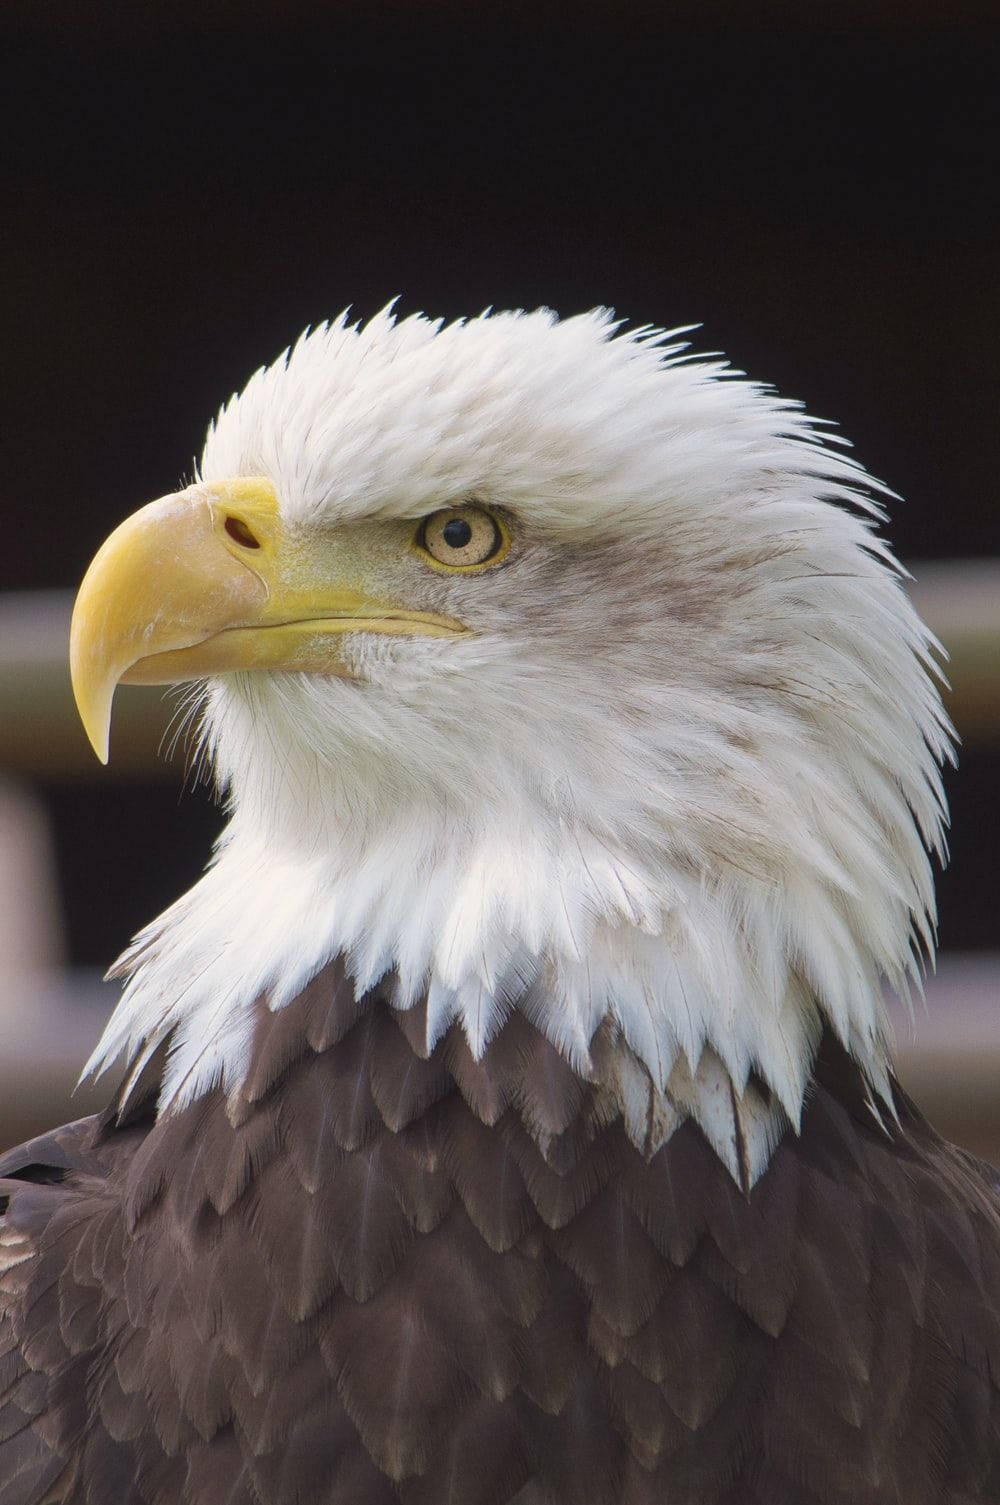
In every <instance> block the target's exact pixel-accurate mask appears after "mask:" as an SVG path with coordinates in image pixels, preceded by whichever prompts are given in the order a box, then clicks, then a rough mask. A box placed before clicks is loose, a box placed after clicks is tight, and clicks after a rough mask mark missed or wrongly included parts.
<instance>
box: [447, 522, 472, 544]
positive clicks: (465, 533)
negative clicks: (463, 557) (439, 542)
mask: <svg viewBox="0 0 1000 1505" xmlns="http://www.w3.org/2000/svg"><path fill="white" fill-rule="evenodd" d="M441 537H442V538H443V539H444V541H445V543H446V544H447V545H448V547H449V549H464V548H465V546H466V544H467V543H468V542H469V539H470V538H471V537H472V525H471V523H467V522H466V521H465V518H464V517H453V518H452V519H451V521H450V522H447V523H445V525H444V527H443V528H442V529H441Z"/></svg>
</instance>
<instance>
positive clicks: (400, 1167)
mask: <svg viewBox="0 0 1000 1505" xmlns="http://www.w3.org/2000/svg"><path fill="white" fill-rule="evenodd" d="M419 1013H420V1011H419V1010H417V1011H416V1013H415V1014H400V1013H398V1012H396V1011H394V1010H393V1009H391V1008H390V1007H389V1006H388V1005H387V1004H386V1003H385V1001H384V1000H383V998H382V997H381V996H380V995H379V994H378V993H375V994H373V995H370V996H369V997H368V998H366V999H364V1000H363V1001H362V1003H361V1004H360V1005H359V1004H357V1003H356V1002H355V1000H354V996H353V991H352V988H351V986H350V984H349V983H348V982H347V981H346V980H345V977H344V974H343V972H342V970H341V969H340V967H339V965H338V964H333V965H331V966H330V967H328V968H327V969H326V970H325V971H324V972H323V973H321V974H320V976H319V977H318V978H317V979H316V980H315V981H314V982H313V983H312V984H311V985H310V987H309V988H308V989H307V990H306V991H305V992H304V993H303V994H302V995H301V996H300V997H299V998H298V999H297V1000H296V1001H295V1002H294V1003H292V1004H290V1005H289V1006H288V1007H287V1008H286V1009H284V1010H283V1011H282V1012H280V1013H278V1014H271V1013H269V1012H268V1011H267V1009H266V1007H265V1006H264V1005H263V1004H261V1005H260V1006H259V1008H258V1018H257V1026H256V1034H255V1046H254V1053H253V1061H252V1065H251V1069H250V1072H249V1074H248V1076H247V1079H246V1082H245V1085H244V1086H243V1088H242V1089H241V1090H240V1091H238V1092H236V1093H235V1094H234V1095H232V1096H231V1097H230V1098H229V1099H228V1100H227V1099H226V1098H225V1097H224V1096H223V1095H222V1093H221V1092H219V1091H215V1092H212V1093H210V1094H208V1095H207V1096H206V1097H204V1098H202V1099H200V1100H198V1101H196V1102H194V1103H192V1104H191V1105H190V1106H188V1107H186V1108H183V1109H182V1110H180V1111H176V1112H171V1113H170V1114H167V1115H166V1116H164V1117H161V1118H160V1119H159V1120H156V1119H155V1117H154V1114H153V1097H152V1096H151V1095H150V1093H151V1092H152V1091H154V1090H155V1085H156V1070H155V1069H154V1070H153V1071H151V1072H150V1073H149V1074H148V1075H147V1079H146V1082H145V1083H144V1087H143V1089H142V1090H141V1091H140V1092H138V1093H134V1094H133V1095H132V1098H131V1100H130V1101H124V1100H121V1101H119V1103H118V1105H117V1107H116V1108H115V1109H113V1110H111V1111H110V1112H109V1113H108V1114H107V1115H105V1116H104V1117H103V1118H101V1119H87V1120H84V1121H82V1122H80V1123H77V1124H72V1125H69V1126H68V1127H66V1128H63V1129H60V1130H57V1131H56V1132H55V1133H52V1134H49V1135H46V1136H44V1137H43V1138H41V1139H39V1140H35V1141H33V1142H32V1143H31V1144H29V1145H26V1146H23V1147H22V1148H21V1149H20V1150H16V1151H13V1152H12V1153H10V1154H8V1155H7V1156H6V1157H4V1159H3V1161H2V1162H0V1175H2V1176H3V1177H4V1178H5V1179H4V1180H3V1181H2V1183H0V1194H2V1197H3V1205H4V1206H5V1208H6V1211H5V1216H4V1218H3V1220H2V1233H0V1311H2V1319H0V1505H42V1502H59V1505H70V1502H72V1505H110V1502H115V1505H140V1502H141V1505H178V1502H184V1505H400V1502H401V1505H971V1502H974V1501H982V1502H986V1501H995V1500H997V1499H1000V1388H998V1381H1000V1314H998V1310H997V1301H996V1293H997V1292H998V1291H1000V1203H998V1199H997V1193H996V1186H995V1183H994V1177H993V1173H992V1172H990V1171H988V1170H987V1169H986V1168H985V1167H983V1166H981V1165H979V1164H977V1163H976V1162H975V1161H973V1160H971V1159H970V1158H969V1157H968V1156H966V1155H963V1154H962V1153H961V1152H959V1151H957V1150H955V1149H954V1148H952V1147H950V1146H948V1145H946V1144H944V1143H943V1142H942V1141H941V1140H940V1139H939V1138H938V1137H937V1136H936V1135H935V1134H934V1132H933V1131H932V1130H931V1129H930V1128H929V1127H928V1126H927V1124H926V1123H925V1122H924V1121H923V1119H922V1118H921V1117H920V1115H919V1114H918V1112H917V1111H916V1110H915V1109H914V1107H913V1106H912V1105H911V1104H910V1103H909V1101H908V1100H907V1099H906V1098H905V1096H904V1095H903V1094H902V1093H897V1104H896V1105H897V1109H898V1115H899V1118H898V1122H897V1123H894V1124H893V1123H890V1124H888V1125H887V1127H884V1128H883V1127H882V1126H880V1125H879V1124H878V1123H877V1122H876V1120H875V1119H874V1117H873V1116H872V1113H871V1111H870V1110H869V1108H868V1107H867V1106H866V1095H865V1090H864V1086H863V1083H862V1080H861V1077H860V1075H859V1072H858V1070H857V1068H856V1067H855V1066H854V1064H853V1063H852V1062H851V1060H850V1059H849V1057H848V1056H847V1055H846V1054H845V1053H844V1052H843V1051H842V1050H841V1049H840V1047H839V1046H837V1045H836V1044H835V1043H834V1041H833V1040H832V1038H830V1037H828V1038H827V1039H826V1040H825V1042H824V1044H823V1048H822V1050H821V1052H820V1055H819V1058H818V1060H817V1063H816V1067H815V1073H814V1081H813V1085H812V1089H811V1092H810V1095H809V1099H808V1102H807V1107H806V1111H805V1115H804V1120H803V1125H802V1132H801V1135H798V1136H797V1135H796V1134H794V1133H793V1132H791V1131H789V1132H788V1133H787V1134H786V1135H785V1138H784V1139H783V1141H782V1143H781V1144H780V1145H779V1147H778V1148H777V1150H776V1151H775V1153H774V1155H773V1157H772V1159H771V1163H770V1165H769V1167H768V1169H767V1171H766V1172H765V1174H764V1175H763V1176H762V1177H761V1178H760V1180H759V1181H758V1182H757V1184H756V1185H755V1186H754V1187H753V1189H752V1191H751V1192H750V1193H749V1194H745V1193H744V1192H742V1191H741V1190H740V1188H739V1187H738V1186H737V1185H736V1183H735V1182H734V1180H733V1179H732V1177H730V1175H729V1174H728V1173H727V1172H726V1170H725V1169H724V1168H723V1166H722V1164H721V1163H720V1161H719V1159H718V1158H717V1156H716V1155H715V1153H714V1152H713V1151H712V1150H711V1149H710V1148H709V1146H708V1144H707V1142H706V1141H705V1140H704V1138H703V1137H702V1134H701V1131H700V1130H699V1129H698V1128H697V1126H696V1125H695V1124H694V1123H693V1122H692V1121H688V1122H687V1123H685V1124H684V1125H683V1126H682V1127H681V1128H680V1129H678V1131H677V1132H676V1133H675V1134H674V1135H673V1137H672V1138H671V1139H670V1140H669V1141H668V1142H667V1143H666V1144H665V1145H664V1147H663V1148H662V1149H661V1150H660V1151H659V1152H658V1153H657V1154H656V1155H654V1156H653V1157H652V1158H645V1157H644V1156H643V1155H642V1154H641V1153H640V1151H638V1150H637V1149H636V1148H635V1147H634V1146H633V1145H632V1144H631V1143H630V1142H629V1140H628V1138H627V1136H626V1134H625V1133H624V1130H623V1125H622V1120H621V1118H620V1116H618V1114H617V1112H616V1111H615V1109H614V1107H613V1100H612V1099H611V1098H610V1097H609V1095H608V1094H607V1093H606V1092H605V1091H604V1090H603V1089H601V1088H600V1087H599V1086H596V1085H594V1084H590V1083H587V1082H584V1081H581V1080H580V1079H579V1078H577V1077H576V1076H574V1074H573V1073H572V1072H571V1071H570V1070H569V1068H568V1067H567V1066H566V1064H565V1063H564V1062H563V1061H562V1060H561V1058H560V1057H559V1055H558V1054H557V1052H556V1050H555V1049H554V1047H553V1046H552V1045H551V1044H549V1043H548V1041H547V1040H546V1039H545V1038H544V1036H543V1035H541V1034H540V1033H538V1032H537V1031H536V1030H535V1029H534V1028H533V1027H532V1026H531V1025H530V1024H529V1023H528V1022H527V1021H526V1020H525V1019H524V1018H523V1017H522V1016H520V1015H514V1016H513V1017H512V1018H511V1019H510V1020H509V1022H508V1023H507V1025H506V1026H505V1028H504V1029H503V1031H502V1032H501V1033H500V1035H499V1036H498V1037H497V1039H496V1040H495V1042H494V1043H493V1044H492V1045H491V1047H490V1048H489V1049H488V1050H487V1052H486V1055H485V1057H484V1059H483V1060H481V1061H478V1062H477V1061H475V1060H473V1058H472V1056H471V1054H470V1052H469V1049H468V1046H467V1045H466V1043H465V1041H464V1037H463V1036H462V1034H461V1031H460V1029H459V1027H458V1026H454V1027H453V1028H452V1031H451V1032H450V1033H449V1034H448V1035H447V1036H446V1038H445V1039H444V1040H442V1041H441V1042H440V1044H439V1045H438V1046H437V1048H436V1049H435V1050H434V1052H433V1053H432V1054H431V1055H430V1057H429V1058H425V1057H424V1055H422V1054H421V1051H420V1038H421V1034H420V1028H419V1025H420V1020H419Z"/></svg>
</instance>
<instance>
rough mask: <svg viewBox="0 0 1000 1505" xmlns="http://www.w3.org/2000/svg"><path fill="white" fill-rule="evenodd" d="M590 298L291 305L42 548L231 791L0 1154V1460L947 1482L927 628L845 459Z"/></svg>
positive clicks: (957, 1232)
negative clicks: (166, 433) (121, 509)
mask: <svg viewBox="0 0 1000 1505" xmlns="http://www.w3.org/2000/svg"><path fill="white" fill-rule="evenodd" d="M682 334H683V331H675V332H673V333H666V332H664V331H661V330H655V329H650V328H641V329H632V330H628V329H625V328H622V327H621V326H619V325H618V324H616V323H615V322H614V321H613V319H612V318H611V316H610V315H609V314H608V313H607V312H604V311H598V312H595V313H591V314H587V315H584V316H580V317H574V318H567V319H565V320H562V321H560V320H558V319H557V318H555V317H554V316H553V315H552V314H550V313H548V312H547V311H539V312H535V313H530V314H524V313H520V312H518V313H504V314H495V313H491V314H488V315H483V316H482V317H479V318H474V319H471V320H468V321H460V322H457V323H453V324H448V325H445V324H443V323H441V322H433V321H430V320H428V319H426V318H424V317H422V316H421V317H411V318H405V319H397V318H396V317H395V316H394V315H393V313H392V311H391V310H386V311H384V312H383V313H381V314H379V315H378V316H376V317H374V318H373V319H371V320H370V321H369V322H368V323H367V324H365V325H360V324H351V323H349V321H348V319H347V317H346V316H344V317H341V318H340V319H339V320H338V321H336V322H334V323H332V324H329V325H324V326H322V327H320V328H317V329H315V330H313V331H312V332H307V333H306V334H305V335H304V336H303V337H302V338H301V339H300V340H299V341H298V343H297V344H296V345H295V346H294V348H292V349H291V350H290V351H286V352H285V354H284V355H283V356H282V357H281V358H280V359H279V360H278V361H277V362H276V363H275V364H273V365H271V366H270V367H268V368H266V369H261V370H259V371H258V372H257V373H256V374H255V375H254V376H253V377H252V378H251V379H250V381H249V383H248V385H247V386H246V388H245V390H244V391H243V392H242V393H241V394H240V395H239V396H234V397H233V398H232V400H231V401H230V402H229V403H228V404H227V405H226V406H225V407H224V408H223V409H222V411H221V412H220V414H219V415H218V417H217V419H216V421H215V423H214V425H213V426H212V427H211V429H210V431H209V434H208V439H207V442H206V445H205V449H204V454H203V458H202V462H201V467H200V473H199V474H198V477H197V479H196V480H195V482H194V483H193V484H192V485H190V486H188V487H187V488H186V489H184V490H182V491H179V492H178V493H176V494H174V495H171V496H168V497H166V498H164V499H162V500H160V501H157V502H153V503H152V504H150V505H149V506H146V507H144V508H143V509H142V510H141V511H139V512H137V513H136V514H135V515H134V516H132V517H131V518H129V519H128V520H127V521H126V522H124V523H123V524H122V525H121V527H119V528H118V529H117V531H116V532H114V533H113V534H112V535H111V537H110V538H109V539H108V541H107V542H106V543H105V544H104V546H103V547H102V548H101V550H100V552H99V553H98V555H97V556H96V558H95V560H94V562H93V563H92V565H91V566H90V569H89V571H88V573H87V575H86V577H85V579H84V582H83V585H82V587H81V590H80V593H79V597H78V601H77V606H76V611H75V615H74V622H73V632H72V643H71V661H72V671H73V680H74V687H75V692H76V696H77V702H78V705H79V708H80V712H81V715H82V718H83V721H84V724H85V726H86V728H87V730H88V732H89V735H90V737H91V739H92V741H93V743H94V746H95V748H96V750H97V752H98V754H99V756H101V757H102V758H106V756H107V749H108V735H109V724H110V716H111V701H112V696H113V693H114V690H115V687H116V685H117V684H118V683H119V682H121V681H123V680H124V681H140V682H146V683H167V684H169V683H177V682H186V681H191V682H193V683H194V684H196V685H197V687H198V689H197V691H196V693H197V694H198V695H199V697H200V705H201V722H200V728H201V731H200V735H201V739H202V744H203V747H204V749H205V752H206V753H207V755H208V757H209V758H210V759H211V762H212V765H213V767H214V771H215V776H216V779H217V782H218V786H219V789H220V791H221V792H222V795H223V797H224V798H225V800H226V803H227V809H228V824H227V825H226V828H225V830H224V832H223V834H222V836H221V838H220V840H219V842H218V845H217V848H216V850H215V853H214V856H213V858H212V861H211V863H210V865H209V867H208V869H207V871H206V873H205V875H204V876H203V877H202V879H201V880H200V881H199V882H198V883H197V884H196V885H195V887H194V888H193V889H192V890H191V891H190V892H189V893H187V894H185V895H184V896H183V897H182V898H180V899H178V901H177V902H176V903H175V904H174V905H172V906H171V908H169V909H168V910H167V911H166V912H165V913H164V914H163V915H161V916H160V918H159V919H157V920H155V921H154V922H153V923H152V924H151V925H150V926H149V927H148V928H147V929H146V930H145V931H143V932H142V933H141V934H140V935H139V936H138V937H137V938H136V940H135V941H134V943H133V944H132V946H131V948H130V949H129V950H127V951H126V952H125V954H124V956H123V957H122V959H121V960H120V962H119V963H118V964H117V972H118V974H119V975H120V976H121V977H123V978H124V979H125V980H126V981H125V986H124V990H123V993H122V996H121V1001H120V1003H119V1005H118V1007H117V1009H116V1010H115V1012H114V1015H113V1017H112V1018H111V1020H110V1022H109V1024H108V1026H107V1029H106V1031H105V1034H104V1037H103V1039H102V1040H101V1043H100V1045H99V1046H98V1049H97V1051H96V1053H95V1055H94V1057H93V1059H92V1060H91V1061H90V1063H89V1066H88V1068H87V1069H88V1070H89V1071H91V1072H97V1073H100V1072H103V1071H105V1070H107V1069H108V1068H109V1067H111V1066H112V1065H114V1064H115V1063H119V1070H120V1072H121V1075H120V1079H119V1085H118V1086H117V1088H116V1090H115V1095H114V1099H113V1101H112V1103H111V1106H110V1107H109V1109H108V1110H107V1112H106V1113H105V1114H104V1115H103V1116H101V1117H98V1118H93V1119H87V1120H84V1121H82V1122H79V1123H75V1124H71V1125H69V1126H67V1127H64V1128H61V1129H58V1130H56V1131H55V1132H54V1133H51V1134H48V1135H46V1136H44V1137H42V1138H41V1139H39V1140H36V1141H34V1142H32V1143H31V1144H29V1145H26V1146H23V1147H22V1148H21V1149H19V1150H15V1151H13V1152H12V1153H10V1154H8V1155H6V1156H5V1157H4V1159H3V1161H2V1163H0V1176H2V1177H3V1178H4V1179H3V1180H0V1192H2V1206H3V1208H4V1209H5V1212H4V1216H3V1218H2V1232H0V1397H2V1408H0V1502H2V1505H36V1502H39V1505H40V1502H73V1505H78V1502H79V1505H83V1502H87V1505H111V1502H114V1505H174V1502H184V1505H932V1502H947V1505H960V1502H961V1505H971V1502H974V1501H996V1500H998V1499H1000V1388H998V1387H1000V1310H998V1294H1000V1203H998V1197H997V1190H996V1181H995V1177H994V1173H993V1172H992V1171H991V1170H989V1169H988V1168H987V1167H984V1166H982V1165H980V1164H978V1163H977V1162H975V1161H973V1160H971V1159H970V1158H969V1157H967V1156H966V1155H964V1154H962V1153H960V1152H959V1151H958V1150H956V1149H954V1148H952V1147H951V1146H949V1145H947V1144H946V1143H944V1142H943V1141H942V1140H941V1139H940V1138H938V1136H937V1135H936V1134H935V1133H934V1132H933V1130H932V1129H931V1128H930V1127H929V1126H928V1125H927V1123H926V1122H925V1121H924V1119H923V1118H922V1117H921V1115H920V1114H919V1112H918V1111H917V1109H916V1108H915V1107H914V1106H913V1105H912V1103H911V1102H910V1101H909V1100H908V1099H907V1098H906V1096H905V1095H904V1094H903V1092H902V1091H901V1090H900V1087H899V1085H898V1083H897V1082H896V1080H895V1078H894V1075H893V1070H892V1066H891V1061H890V1045H889V1040H888V1027H887V1021H886V1015H885V1011H884V1007H883V988H884V986H885V985H886V984H888V985H890V986H891V987H893V988H895V989H900V990H905V988H906V985H907V979H908V978H909V977H911V976H912V975H914V974H916V975H917V976H918V977H919V973H920V969H921V966H922V964H923V962H924V961H925V959H926V957H927V955H928V954H929V952H930V950H931V947H932V945H933V938H934V896H933V886H932V874H931V865H930V856H929V854H933V853H934V852H935V851H940V849H941V845H942V827H943V822H944V818H945V805H944V798H943V794H942V787H941V779H940V766H941V764H942V761H943V760H944V759H946V758H947V757H948V755H949V753H950V747H951V733H950V728H949V725H948V721H947V718H946V716H945V714H944V712H943V710H942V706H941V702H940V699H939V695H938V691H937V688H936V685H935V678H934V668H933V654H934V648H935V645H934V642H933V639H932V638H931V636H930V635H929V633H928V632H927V631H926V629H925V628H924V627H923V626H922V624H921V623H920V621H919V620H918V618H917V617H916V615H915V613H914V611H913V610H912V608H911V606H910V604H909V602H908V600H907V597H906V595H905V593H904V590H903V588H902V586H901V583H900V575H899V571H898V568H897V566H896V565H895V563H894V560H893V558H892V555H891V553H890V551H889V549H888V548H887V546H886V544H885V543H884V542H883V541H882V539H881V538H880V536H879V535H878V532H877V523H878V520H879V518H880V517H881V512H882V508H881V497H882V495H883V494H884V488H883V487H882V486H881V485H880V483H878V482H876V481H875V480H873V479H872V478H871V477H870V476H869V475H868V474H867V473H866V472H865V471H864V470H863V469H862V467H861V466H860V465H859V464H858V463H857V462H856V461H855V460H853V459H852V458H850V457H849V456H848V455H847V454H846V453H845V452H844V450H843V448H841V447H837V446H836V445H834V444H831V443H830V442H829V439H828V438H824V431H823V430H821V429H820V428H818V427H817V426H816V425H815V424H814V423H812V422H811V421H810V420H809V419H807V418H806V417H805V416H804V414H803V412H802V411H801V409H800V407H799V406H798V405H797V404H795V403H791V402H788V401H785V400H782V399H781V398H779V397H777V396H775V395H774V394H773V393H772V392H771V391H770V390H768V389H766V388H763V387H761V386H759V385H756V384H754V383H752V382H750V381H747V380H745V379H743V378H742V377H741V376H740V375H739V374H738V373H734V372H732V371H731V370H730V369H729V368H728V367H727V366H726V365H725V364H724V363H722V362H720V361H718V360H715V359H694V358H692V357H691V356H690V354H689V353H688V351H687V348H686V346H685V344H684V342H683V339H682V338H681V336H682Z"/></svg>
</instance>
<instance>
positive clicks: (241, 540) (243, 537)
mask: <svg viewBox="0 0 1000 1505" xmlns="http://www.w3.org/2000/svg"><path fill="white" fill-rule="evenodd" d="M225 529H226V532H227V533H228V534H229V536H230V538H231V539H232V540H233V542H234V543H238V544H240V545H241V547H243V548H244V549H259V548H260V539H259V538H255V537H254V535H253V534H252V533H251V531H250V529H249V528H248V527H247V525H246V523H245V522H244V521H243V519H242V517H234V516H233V515H232V514H231V513H230V515H229V516H228V517H227V518H226V521H225Z"/></svg>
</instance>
